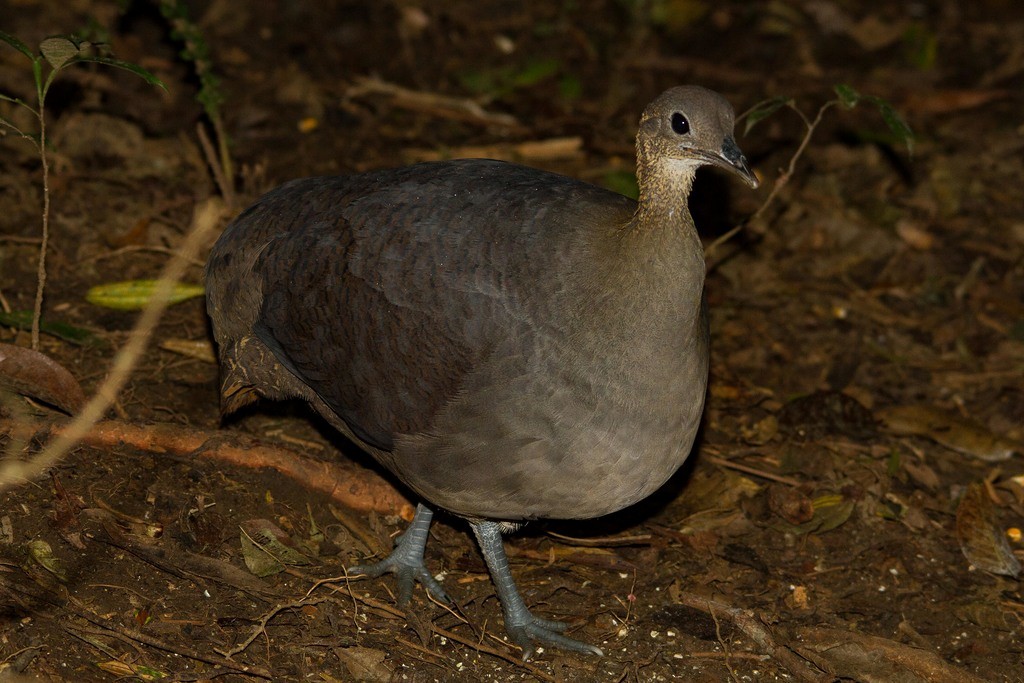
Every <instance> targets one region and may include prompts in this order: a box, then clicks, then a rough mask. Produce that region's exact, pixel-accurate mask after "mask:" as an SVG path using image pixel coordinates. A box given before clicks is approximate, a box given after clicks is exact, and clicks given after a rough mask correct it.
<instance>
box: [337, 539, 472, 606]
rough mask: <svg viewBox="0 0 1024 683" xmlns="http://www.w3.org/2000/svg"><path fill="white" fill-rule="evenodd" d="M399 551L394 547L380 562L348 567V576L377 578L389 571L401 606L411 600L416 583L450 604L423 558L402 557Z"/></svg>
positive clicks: (436, 597) (450, 600) (449, 599)
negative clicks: (357, 575)
mask: <svg viewBox="0 0 1024 683" xmlns="http://www.w3.org/2000/svg"><path fill="white" fill-rule="evenodd" d="M399 545H401V544H399ZM399 551H400V548H395V550H394V552H392V553H391V554H390V555H388V556H387V557H385V558H384V559H383V560H381V561H380V562H374V563H373V564H360V565H357V566H355V567H349V568H348V573H349V575H350V576H351V575H356V574H362V575H364V576H369V577H371V578H378V577H380V576H383V575H384V574H389V573H390V574H394V575H395V583H397V584H398V604H399V605H401V606H404V605H408V604H409V601H410V600H412V589H413V585H414V584H416V583H419V584H420V585H422V586H423V587H424V588H426V589H427V592H428V593H430V594H431V595H432V596H433V597H434V598H435V599H437V600H440V601H441V602H443V603H446V604H451V602H452V599H451V598H449V597H448V594H447V593H445V592H444V588H442V587H441V584H440V583H439V582H438V581H437V579H435V578H434V577H433V576H432V575H431V574H430V572H429V571H428V570H427V567H426V565H425V564H424V563H423V558H408V557H404V556H403V554H402V553H400V552H399Z"/></svg>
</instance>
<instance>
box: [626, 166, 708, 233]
mask: <svg viewBox="0 0 1024 683" xmlns="http://www.w3.org/2000/svg"><path fill="white" fill-rule="evenodd" d="M644 152H645V150H641V154H640V158H641V159H643V158H645V157H646V158H650V157H648V156H647V155H646V154H645V153H644ZM698 167H699V165H698V164H697V163H695V162H694V161H691V160H674V159H661V160H659V161H655V162H651V163H641V164H640V165H639V166H638V167H637V170H636V179H637V185H638V186H639V188H640V197H639V199H638V203H637V210H636V214H635V215H634V216H633V220H632V221H630V226H629V227H630V229H631V230H634V231H637V232H641V233H654V232H661V231H671V232H674V233H676V234H677V235H678V231H679V230H680V229H681V230H683V231H689V232H692V231H694V226H693V219H692V218H691V217H690V209H689V207H688V206H687V200H688V199H689V197H690V190H691V189H692V188H693V180H694V178H695V177H696V174H697V168H698Z"/></svg>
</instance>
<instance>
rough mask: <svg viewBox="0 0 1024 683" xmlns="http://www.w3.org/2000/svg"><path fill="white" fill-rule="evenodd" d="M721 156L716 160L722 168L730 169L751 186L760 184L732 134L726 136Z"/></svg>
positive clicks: (755, 187) (755, 186)
mask: <svg viewBox="0 0 1024 683" xmlns="http://www.w3.org/2000/svg"><path fill="white" fill-rule="evenodd" d="M719 154H720V155H721V157H720V158H717V159H715V162H716V163H717V164H718V165H719V166H721V167H722V168H725V169H728V170H730V171H732V172H733V173H735V174H736V175H738V176H739V177H741V178H743V179H744V180H746V181H747V184H748V185H750V187H752V188H754V189H757V186H758V185H759V184H760V183H759V182H758V180H757V176H756V175H754V172H753V171H751V170H750V166H749V165H748V164H747V158H746V157H745V156H743V152H741V151H740V148H739V147H738V146H737V145H736V141H735V140H733V139H732V136H731V135H728V136H726V138H725V140H723V141H722V151H721V152H720V153H719Z"/></svg>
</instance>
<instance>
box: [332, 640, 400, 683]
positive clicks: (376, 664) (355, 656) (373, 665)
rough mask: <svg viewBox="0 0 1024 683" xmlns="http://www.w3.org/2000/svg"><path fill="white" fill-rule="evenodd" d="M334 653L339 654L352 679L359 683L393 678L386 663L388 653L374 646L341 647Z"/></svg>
mask: <svg viewBox="0 0 1024 683" xmlns="http://www.w3.org/2000/svg"><path fill="white" fill-rule="evenodd" d="M334 653H335V654H336V655H337V656H338V659H340V660H341V661H342V662H344V664H345V666H346V667H347V668H348V672H349V673H350V674H352V680H354V681H358V682H359V683H387V682H388V681H390V680H391V669H389V668H388V667H387V666H386V665H385V664H384V659H385V658H386V657H387V653H385V652H384V651H383V650H377V649H374V648H372V647H339V648H335V650H334Z"/></svg>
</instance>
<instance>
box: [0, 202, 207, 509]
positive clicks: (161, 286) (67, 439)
mask: <svg viewBox="0 0 1024 683" xmlns="http://www.w3.org/2000/svg"><path fill="white" fill-rule="evenodd" d="M222 213H223V204H222V203H220V202H214V201H212V200H207V201H205V202H203V203H201V204H199V205H197V206H196V211H195V215H194V217H193V222H192V229H191V230H190V231H189V234H188V235H186V237H185V240H184V242H183V244H182V248H181V252H180V253H179V254H178V256H177V257H172V258H171V259H170V260H169V261H168V262H167V265H166V266H164V270H163V272H162V273H161V275H160V278H159V279H158V280H157V284H156V287H155V289H154V291H153V298H152V299H151V300H150V302H149V304H147V305H146V308H145V309H143V311H142V314H141V315H140V316H139V319H138V322H136V324H135V327H134V328H133V329H132V332H131V335H130V337H129V338H128V342H127V343H126V344H125V346H124V348H122V349H121V351H120V352H118V354H117V356H116V357H115V359H114V364H113V366H112V367H111V369H110V373H109V374H108V375H107V377H106V379H105V380H104V381H103V383H102V384H101V385H100V387H99V388H98V389H97V390H96V393H95V394H94V395H93V397H92V399H91V400H90V401H89V402H88V403H87V404H86V405H85V407H84V408H83V409H82V411H81V412H80V413H79V414H78V415H77V416H76V417H75V419H74V420H73V421H72V422H71V423H70V424H69V425H68V426H67V428H66V429H64V430H63V431H61V432H60V433H59V434H58V435H57V437H56V438H55V439H54V440H53V441H52V442H51V443H50V444H49V445H48V446H47V447H46V448H45V449H44V450H43V451H42V452H41V453H39V454H38V455H36V456H35V457H34V458H32V459H31V460H29V461H22V460H17V459H14V458H8V459H7V460H6V462H4V463H3V466H2V467H0V489H3V488H5V487H7V486H10V485H12V484H15V483H20V482H23V481H26V480H28V479H30V478H32V477H34V476H36V475H38V474H39V473H41V472H43V471H45V470H46V469H48V468H49V467H52V466H53V465H55V464H56V463H57V462H58V461H59V460H60V459H61V458H62V457H64V455H65V454H67V453H68V452H69V451H70V450H71V449H72V448H74V447H75V445H76V444H78V442H79V440H80V439H81V438H82V437H83V436H85V435H86V434H87V433H88V432H89V430H90V429H91V428H92V427H93V425H95V424H96V423H97V422H98V421H99V420H100V419H101V418H102V417H103V414H104V413H105V412H106V411H107V409H108V408H109V407H110V406H111V404H113V403H114V401H115V400H116V399H117V394H118V392H119V391H120V390H121V388H122V387H123V386H124V384H125V382H127V381H128V376H129V375H130V374H131V371H132V369H133V368H134V367H135V364H136V363H137V362H138V360H139V358H140V357H141V356H142V352H143V351H144V350H145V348H146V344H147V343H148V342H149V338H150V336H152V334H153V330H154V329H156V325H157V323H158V322H159V320H160V316H161V315H162V314H163V312H164V309H165V308H166V307H167V303H168V300H169V298H170V293H171V288H172V287H173V286H174V283H176V282H178V281H179V280H180V279H181V277H182V275H184V273H185V269H186V268H188V265H189V264H188V261H189V260H190V259H192V258H194V257H195V255H196V254H197V253H198V252H199V249H200V248H201V247H202V245H204V244H205V243H206V242H207V238H208V236H209V234H210V233H212V232H213V230H214V228H216V227H217V225H218V224H219V222H220V217H221V214H222ZM44 241H45V240H44Z"/></svg>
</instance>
